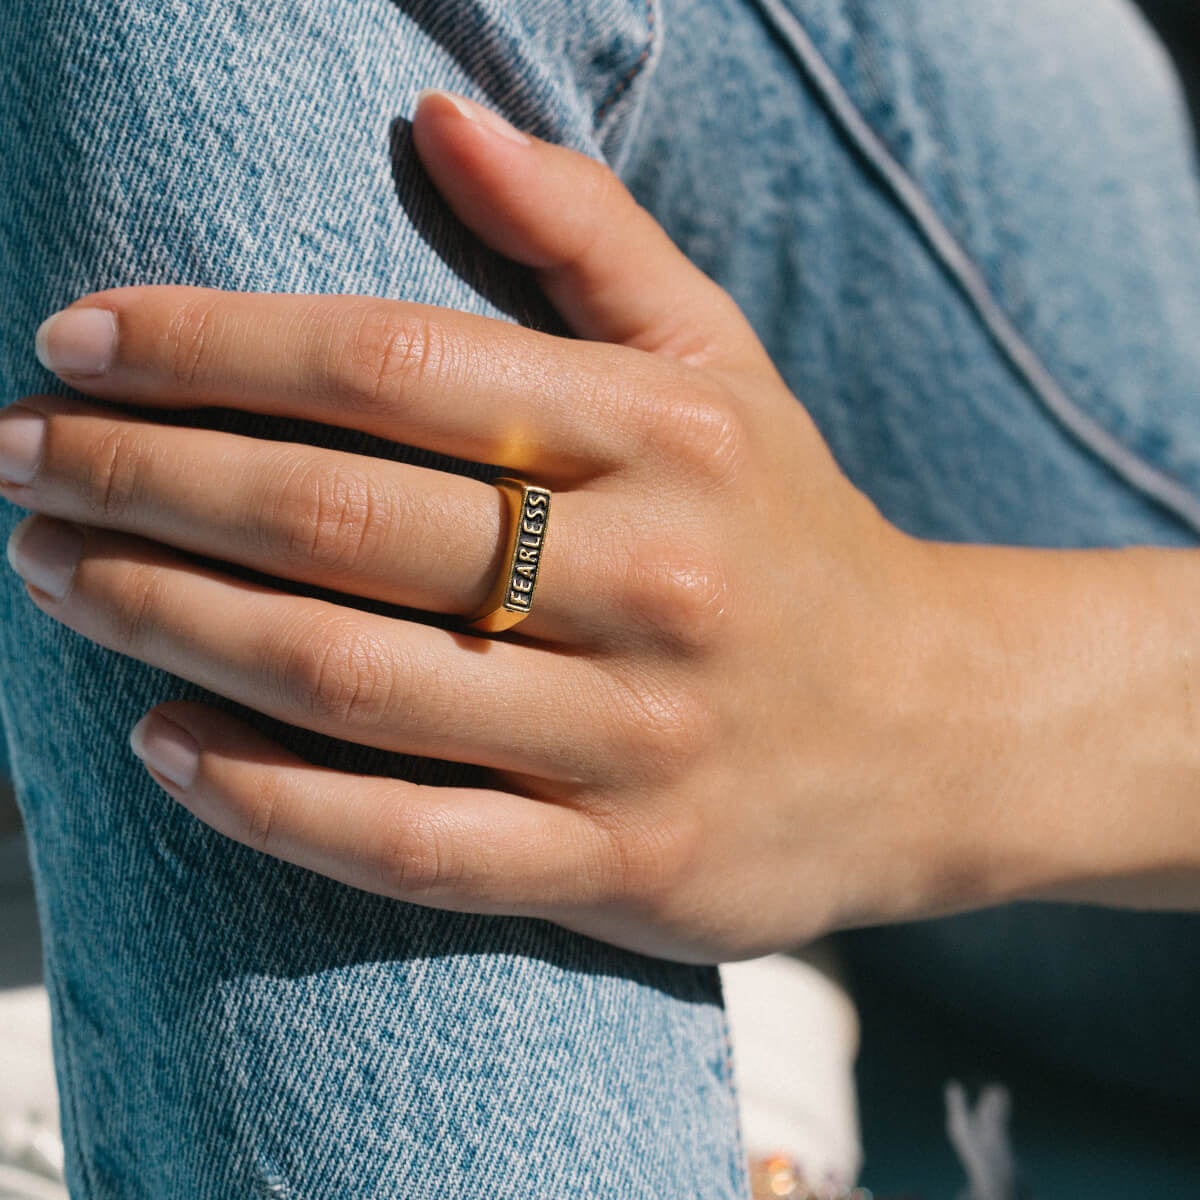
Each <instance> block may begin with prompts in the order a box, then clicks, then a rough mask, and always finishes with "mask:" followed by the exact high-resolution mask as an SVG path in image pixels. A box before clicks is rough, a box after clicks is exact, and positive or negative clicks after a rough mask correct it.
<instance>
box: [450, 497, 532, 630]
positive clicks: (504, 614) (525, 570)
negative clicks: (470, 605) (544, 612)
mask: <svg viewBox="0 0 1200 1200" xmlns="http://www.w3.org/2000/svg"><path fill="white" fill-rule="evenodd" d="M492 483H494V484H495V485H496V487H497V488H499V490H500V493H501V495H503V496H504V498H505V499H506V500H507V502H508V504H507V508H508V522H507V525H508V534H507V541H506V543H505V552H504V557H503V559H502V560H501V567H500V573H499V574H498V575H497V576H496V582H495V583H494V584H493V585H492V590H491V591H490V592H489V593H488V597H487V600H485V601H484V603H483V605H482V606H481V608H480V609H479V611H478V612H477V613H476V614H475V615H474V616H473V617H469V618H468V619H467V628H469V629H478V630H480V631H481V632H483V633H500V632H501V631H502V630H505V629H511V628H512V627H513V626H514V625H515V624H516V623H517V622H518V621H523V620H524V619H525V618H526V617H527V616H529V614H530V612H531V611H532V609H533V590H534V586H535V585H536V584H537V577H538V568H539V567H540V566H541V562H542V552H543V551H544V549H545V546H546V530H547V529H548V528H549V525H550V489H549V488H544V487H538V486H537V485H536V484H532V483H526V482H525V480H523V479H517V478H516V477H514V476H511V475H501V476H499V477H498V478H496V479H493V480H492Z"/></svg>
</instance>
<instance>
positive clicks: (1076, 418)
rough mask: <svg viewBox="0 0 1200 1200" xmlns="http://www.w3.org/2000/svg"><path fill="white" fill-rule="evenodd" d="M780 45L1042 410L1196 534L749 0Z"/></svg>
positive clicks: (1189, 507) (1198, 520)
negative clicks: (1068, 389)
mask: <svg viewBox="0 0 1200 1200" xmlns="http://www.w3.org/2000/svg"><path fill="white" fill-rule="evenodd" d="M755 3H756V4H757V5H758V7H759V8H760V9H761V11H762V13H763V16H764V17H765V18H766V20H767V21H768V22H769V23H770V24H771V26H772V27H773V28H774V29H775V31H776V33H777V34H778V35H779V36H780V37H781V38H782V39H783V41H784V44H785V45H786V46H787V48H788V49H789V50H790V52H791V53H792V55H793V57H794V58H795V59H796V62H797V64H798V65H799V67H800V69H801V71H802V72H803V73H804V75H805V77H806V78H807V80H808V82H809V84H810V85H811V86H812V87H813V89H814V90H815V91H816V92H817V93H818V95H819V96H820V97H821V99H822V101H823V102H824V104H825V107H826V109H827V111H828V112H829V114H830V116H831V117H832V119H833V121H834V123H835V124H836V126H837V127H838V128H839V130H840V131H841V133H842V135H843V136H844V138H845V139H846V140H847V141H848V142H849V143H850V144H851V145H852V146H853V147H854V148H855V150H856V151H857V152H858V153H859V154H860V155H861V156H862V158H863V160H864V161H865V163H866V164H867V166H868V168H869V169H870V170H871V171H872V172H874V174H875V175H876V176H877V177H878V178H879V180H880V182H882V184H883V185H884V187H885V188H886V189H887V190H888V191H889V192H890V193H891V195H892V198H893V199H894V200H895V202H896V203H897V205H899V207H900V208H901V209H902V210H903V211H904V213H905V214H906V216H907V217H908V219H909V220H910V221H911V222H912V224H913V225H914V226H915V228H916V229H917V231H918V233H919V234H920V235H921V238H922V240H923V241H924V243H925V245H926V247H927V248H928V249H929V250H930V252H931V253H932V254H933V256H934V258H935V259H936V260H937V261H938V263H939V264H940V265H941V267H942V269H943V270H944V271H945V272H946V273H947V274H948V275H949V276H950V278H951V279H952V280H953V282H954V283H955V284H956V285H957V288H958V291H959V293H960V295H961V296H963V298H964V299H966V300H967V302H968V303H969V304H970V306H971V308H972V309H973V311H974V313H975V315H976V317H977V318H978V320H979V321H980V323H981V324H982V325H983V326H984V329H985V330H986V331H987V333H988V335H989V336H990V337H991V339H992V342H993V343H994V344H995V346H996V347H997V348H998V349H999V350H1000V352H1001V353H1002V354H1003V355H1004V357H1005V358H1006V359H1007V360H1008V362H1009V365H1010V366H1011V367H1012V368H1013V370H1014V371H1015V372H1016V373H1017V375H1018V376H1019V377H1020V378H1021V379H1022V380H1023V381H1024V383H1025V384H1026V386H1027V387H1028V388H1029V389H1030V391H1031V392H1032V393H1033V395H1034V397H1035V398H1036V399H1037V400H1038V401H1039V403H1040V404H1041V405H1042V407H1043V408H1044V409H1045V410H1046V411H1047V412H1048V413H1049V414H1050V415H1051V416H1052V417H1053V418H1054V419H1055V420H1056V421H1057V422H1058V423H1059V424H1060V425H1061V426H1062V427H1063V428H1064V429H1065V430H1066V431H1067V432H1068V433H1069V434H1070V435H1071V436H1072V437H1074V439H1075V440H1076V441H1077V442H1078V443H1079V444H1080V445H1081V446H1083V447H1084V448H1085V449H1086V450H1088V451H1090V452H1091V454H1092V455H1094V456H1095V457H1096V458H1097V459H1099V460H1100V461H1101V462H1102V463H1104V464H1105V465H1106V466H1107V467H1108V468H1109V469H1110V470H1111V471H1113V473H1114V474H1116V475H1117V476H1118V477H1119V478H1121V479H1122V480H1124V481H1125V483H1127V484H1128V485H1129V486H1130V487H1132V488H1134V489H1135V490H1136V491H1138V492H1140V493H1141V494H1142V495H1144V496H1146V497H1148V498H1149V499H1151V500H1153V501H1155V502H1156V503H1157V504H1159V505H1161V506H1162V507H1163V508H1164V509H1166V510H1167V511H1168V512H1169V513H1171V514H1172V515H1173V516H1174V517H1176V518H1177V519H1178V520H1179V521H1181V522H1182V523H1183V524H1184V525H1186V526H1187V527H1188V528H1189V529H1190V530H1191V531H1192V532H1193V533H1196V534H1198V535H1200V496H1196V495H1194V494H1193V493H1192V492H1191V490H1190V489H1189V488H1188V487H1186V486H1185V485H1184V484H1182V483H1181V482H1180V481H1179V480H1177V479H1175V478H1173V477H1172V476H1170V475H1169V474H1167V473H1166V472H1165V471H1162V470H1160V469H1159V468H1157V467H1155V466H1153V465H1151V464H1150V463H1148V462H1146V461H1145V459H1143V458H1142V457H1141V456H1140V455H1139V454H1137V453H1136V451H1134V450H1132V449H1130V448H1129V447H1128V446H1127V445H1125V443H1124V442H1122V441H1120V440H1119V439H1118V438H1117V437H1115V436H1114V435H1113V434H1112V433H1110V432H1109V431H1108V430H1107V429H1105V428H1104V427H1103V426H1102V425H1101V424H1100V423H1099V422H1098V421H1096V420H1095V419H1094V418H1093V417H1091V416H1090V415H1088V413H1086V412H1085V411H1084V410H1083V409H1081V408H1080V407H1079V405H1078V404H1076V403H1075V401H1073V400H1072V399H1071V398H1070V396H1069V395H1068V394H1067V392H1066V391H1065V389H1064V388H1063V387H1062V385H1061V384H1060V383H1059V382H1058V380H1057V379H1056V378H1055V377H1054V375H1053V374H1052V373H1051V372H1050V370H1049V368H1048V367H1047V366H1046V364H1045V363H1044V362H1043V361H1042V360H1041V358H1040V357H1039V356H1038V354H1037V353H1036V351H1035V350H1034V349H1033V347H1032V346H1030V345H1029V343H1028V341H1026V339H1025V337H1024V336H1023V335H1022V333H1021V332H1020V330H1019V329H1018V328H1017V326H1016V324H1015V322H1014V321H1013V319H1012V318H1011V317H1010V316H1009V315H1008V314H1007V313H1006V312H1005V310H1004V309H1003V307H1002V306H1001V305H1000V303H999V301H998V300H997V299H996V298H995V296H994V295H993V294H992V291H991V289H990V288H989V286H988V284H987V281H986V280H985V278H984V276H983V273H982V271H980V269H979V267H978V266H977V265H976V263H975V261H974V260H973V259H972V257H971V255H970V254H969V253H968V252H967V250H966V249H965V248H964V247H963V246H962V245H961V244H960V243H959V242H958V240H957V239H956V238H955V237H954V235H953V234H952V233H951V232H950V230H949V228H948V227H947V226H946V224H945V222H944V221H943V220H942V219H941V217H940V216H938V213H937V210H936V209H935V208H934V206H933V203H932V202H931V201H930V200H929V198H928V197H927V196H926V195H925V193H924V191H923V190H922V188H921V186H920V185H919V184H918V183H917V181H916V180H915V179H914V178H913V177H912V176H911V175H910V174H909V173H908V171H906V170H905V168H904V167H903V166H902V165H901V164H900V162H899V161H898V160H897V159H896V157H895V156H894V155H893V154H892V153H891V151H890V150H889V149H888V148H887V146H886V145H885V144H884V142H883V139H882V138H880V136H879V135H878V134H877V133H876V132H875V130H874V129H873V128H872V127H871V124H870V122H869V121H867V119H866V118H865V117H864V116H863V115H862V112H861V111H860V110H859V108H858V106H857V105H856V104H855V102H854V100H853V99H851V97H850V94H849V93H848V92H847V91H846V89H845V88H844V87H843V86H842V83H841V81H840V80H839V79H838V77H837V74H836V72H835V71H834V69H833V68H832V67H831V66H830V65H829V63H828V62H827V61H826V60H825V58H824V56H823V55H822V54H821V52H820V50H818V49H817V46H816V44H815V43H814V42H813V40H812V38H811V37H810V36H809V34H808V32H807V30H806V29H805V27H804V24H803V22H802V21H801V19H800V17H799V16H797V15H796V13H794V12H793V11H792V10H791V9H789V8H787V7H786V4H785V2H784V0H755Z"/></svg>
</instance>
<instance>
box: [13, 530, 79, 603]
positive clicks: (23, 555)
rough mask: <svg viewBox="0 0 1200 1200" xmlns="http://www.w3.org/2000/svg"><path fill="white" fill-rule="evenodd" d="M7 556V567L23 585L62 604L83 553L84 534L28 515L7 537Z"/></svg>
mask: <svg viewBox="0 0 1200 1200" xmlns="http://www.w3.org/2000/svg"><path fill="white" fill-rule="evenodd" d="M7 553H8V562H9V565H10V566H11V567H12V569H13V570H14V571H16V573H17V574H18V575H20V576H21V578H22V579H24V580H25V582H26V583H32V584H33V586H34V587H35V588H38V589H39V590H41V591H43V592H48V593H49V594H50V595H51V596H53V597H54V599H55V600H61V599H62V598H63V597H64V596H65V595H66V594H67V592H68V591H69V590H70V587H71V577H72V576H73V575H74V574H75V568H76V567H77V566H78V565H79V557H80V555H81V554H82V553H83V531H82V530H81V529H79V528H78V527H77V526H75V525H70V524H68V523H67V522H66V521H56V520H54V519H53V518H52V517H44V516H40V515H39V514H37V513H31V514H30V515H29V516H28V517H26V518H25V519H24V520H23V521H21V522H20V524H18V525H17V527H16V529H14V530H13V531H12V533H11V534H10V535H9V539H8V547H7Z"/></svg>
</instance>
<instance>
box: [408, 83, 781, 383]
mask: <svg viewBox="0 0 1200 1200" xmlns="http://www.w3.org/2000/svg"><path fill="white" fill-rule="evenodd" d="M413 141H414V144H415V145H416V148H417V153H418V154H419V155H420V156H421V161H422V163H423V164H424V166H425V169H426V170H427V171H428V172H429V175H430V177H431V178H432V179H433V182H434V184H435V186H436V187H437V188H438V190H439V191H440V192H441V194H442V196H443V197H444V198H445V200H446V201H447V203H448V204H449V205H450V207H451V208H452V209H453V210H454V212H455V214H456V215H457V216H458V217H459V219H460V220H462V221H463V222H464V223H465V224H466V225H467V226H469V227H470V228H471V229H472V230H473V231H474V232H475V233H476V234H477V235H478V236H479V237H480V238H482V239H483V241H485V242H486V243H487V244H488V245H489V246H491V247H492V249H494V250H496V251H497V252H499V253H500V254H503V255H504V256H505V257H507V258H511V259H514V260H515V261H517V262H520V263H524V264H525V265H526V266H529V267H532V268H533V269H534V270H535V272H536V273H537V277H538V281H539V283H540V284H541V286H542V288H543V290H544V291H545V292H546V294H547V296H549V298H550V300H551V302H552V303H553V304H554V306H555V307H556V308H557V309H558V311H559V312H560V313H561V314H562V316H563V318H564V319H565V320H566V322H567V324H568V325H569V326H570V327H571V328H572V329H573V330H574V331H575V333H577V334H578V335H579V336H580V337H584V338H587V339H589V340H591V341H600V342H616V343H620V344H621V345H626V346H634V347H636V348H637V349H640V350H648V351H651V352H653V353H656V354H663V355H667V356H669V357H672V358H677V359H681V360H683V361H686V362H689V363H692V364H694V365H726V366H736V365H740V364H743V363H744V364H746V365H750V364H753V365H755V366H758V367H761V366H762V365H763V360H764V359H765V357H766V354H765V351H764V350H763V349H762V347H761V345H760V344H759V341H758V338H757V337H756V336H755V334H754V331H753V329H752V328H751V327H750V324H749V322H748V321H747V320H746V318H745V316H744V315H743V313H742V311H741V309H739V308H738V306H737V304H736V303H735V302H734V300H733V298H732V297H731V296H730V295H729V294H728V293H727V292H726V291H725V290H724V289H723V288H721V287H719V286H718V285H717V284H716V283H714V282H713V281H712V280H711V279H709V278H708V276H707V275H705V274H704V272H703V271H701V270H700V269H699V268H698V267H696V266H694V265H693V264H692V263H691V262H689V261H688V259H687V258H686V257H684V255H683V254H682V253H681V252H680V251H679V249H678V248H677V247H676V246H675V244H674V243H673V242H672V241H671V239H670V238H669V237H668V236H667V233H666V231H665V230H664V229H663V228H662V226H661V225H659V224H658V222H657V221H655V219H654V218H653V217H652V216H651V215H650V214H649V213H648V212H647V211H646V210H645V209H644V208H642V206H641V205H640V204H638V202H637V201H636V200H635V199H634V198H633V196H632V195H631V194H630V193H629V191H628V189H627V188H626V187H625V185H624V184H623V183H622V182H621V180H620V179H619V178H618V177H617V176H616V175H615V174H614V173H613V172H612V171H611V170H609V168H608V167H606V166H605V165H604V164H603V163H599V162H597V161H596V160H595V159H592V158H589V157H588V156H587V155H584V154H577V153H576V152H575V151H573V150H568V149H566V148H565V147H562V146H556V145H554V144H553V143H551V142H545V141H541V140H540V139H538V138H534V137H531V136H529V135H527V134H524V133H521V132H519V131H518V130H516V129H514V128H513V127H512V126H511V125H509V124H508V122H506V121H504V120H503V118H501V117H500V116H498V115H497V114H496V113H494V112H492V111H491V110H490V109H487V108H484V107H483V106H481V105H479V104H476V103H475V102H474V101H472V100H468V99H466V98H465V97H463V96H459V95H456V94H453V93H450V92H440V91H434V90H427V91H424V92H422V93H421V95H420V97H419V99H418V104H417V111H416V115H415V116H414V118H413Z"/></svg>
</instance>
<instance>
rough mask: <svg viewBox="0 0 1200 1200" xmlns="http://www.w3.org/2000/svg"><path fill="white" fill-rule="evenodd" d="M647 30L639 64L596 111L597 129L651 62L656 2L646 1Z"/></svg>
mask: <svg viewBox="0 0 1200 1200" xmlns="http://www.w3.org/2000/svg"><path fill="white" fill-rule="evenodd" d="M646 28H647V36H646V44H645V46H643V47H642V52H641V54H640V55H638V59H637V62H635V63H634V64H633V66H632V67H630V68H629V70H628V71H626V72H625V75H624V77H623V78H621V79H619V80H617V82H616V83H615V84H614V85H613V88H612V90H611V91H610V92H609V94H608V95H607V97H605V99H604V102H603V103H602V104H601V105H600V107H599V108H598V109H596V115H595V117H594V120H595V123H596V126H597V128H599V126H600V125H601V124H602V123H603V121H604V118H605V117H606V116H608V113H609V110H610V109H612V108H613V106H614V105H615V104H616V103H617V101H618V100H620V98H621V97H622V96H623V95H624V94H625V93H626V92H627V91H628V90H629V89H630V87H632V86H633V81H634V80H635V79H636V78H637V77H638V75H639V74H641V72H642V69H643V68H644V67H645V65H646V63H648V62H649V61H650V55H651V52H652V51H653V50H654V37H655V33H656V31H657V13H656V11H655V8H654V0H646Z"/></svg>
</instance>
